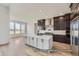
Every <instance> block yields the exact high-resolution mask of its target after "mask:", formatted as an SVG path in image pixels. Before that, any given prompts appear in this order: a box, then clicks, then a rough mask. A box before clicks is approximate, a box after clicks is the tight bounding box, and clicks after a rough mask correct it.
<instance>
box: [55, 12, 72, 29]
mask: <svg viewBox="0 0 79 59" xmlns="http://www.w3.org/2000/svg"><path fill="white" fill-rule="evenodd" d="M70 15H71V14H70V13H68V14H65V15H62V16H57V17H54V30H67V29H69V28H70V27H69V26H70Z"/></svg>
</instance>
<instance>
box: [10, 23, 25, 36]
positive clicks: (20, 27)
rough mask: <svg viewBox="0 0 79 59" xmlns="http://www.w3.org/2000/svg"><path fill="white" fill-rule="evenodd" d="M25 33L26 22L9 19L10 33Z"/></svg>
mask: <svg viewBox="0 0 79 59" xmlns="http://www.w3.org/2000/svg"><path fill="white" fill-rule="evenodd" d="M25 33H26V23H23V22H18V21H10V35H14V36H15V35H20V34H25Z"/></svg>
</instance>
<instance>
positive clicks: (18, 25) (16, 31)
mask: <svg viewBox="0 0 79 59" xmlns="http://www.w3.org/2000/svg"><path fill="white" fill-rule="evenodd" d="M15 34H20V23H18V22H16V23H15Z"/></svg>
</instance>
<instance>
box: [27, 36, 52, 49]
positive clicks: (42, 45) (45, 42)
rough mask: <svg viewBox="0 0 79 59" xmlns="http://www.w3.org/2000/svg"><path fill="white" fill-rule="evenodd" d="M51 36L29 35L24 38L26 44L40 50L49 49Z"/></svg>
mask: <svg viewBox="0 0 79 59" xmlns="http://www.w3.org/2000/svg"><path fill="white" fill-rule="evenodd" d="M52 43H53V40H52V37H50V36H49V37H43V36H29V37H27V39H26V44H28V45H30V46H33V47H36V48H38V49H42V50H49V49H51V48H52V46H53V44H52Z"/></svg>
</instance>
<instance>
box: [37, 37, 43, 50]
mask: <svg viewBox="0 0 79 59" xmlns="http://www.w3.org/2000/svg"><path fill="white" fill-rule="evenodd" d="M38 48H39V49H43V39H41V38H39V39H38Z"/></svg>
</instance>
